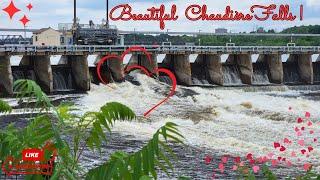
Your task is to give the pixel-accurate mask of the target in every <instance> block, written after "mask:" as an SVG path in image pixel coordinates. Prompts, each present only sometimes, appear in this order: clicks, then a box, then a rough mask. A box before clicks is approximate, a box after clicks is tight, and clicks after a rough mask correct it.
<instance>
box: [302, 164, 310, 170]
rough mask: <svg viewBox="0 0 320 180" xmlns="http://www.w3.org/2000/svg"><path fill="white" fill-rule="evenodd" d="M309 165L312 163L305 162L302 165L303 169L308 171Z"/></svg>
mask: <svg viewBox="0 0 320 180" xmlns="http://www.w3.org/2000/svg"><path fill="white" fill-rule="evenodd" d="M311 167H312V165H311V164H309V163H306V164H304V165H303V169H304V170H305V171H309V170H310V169H311Z"/></svg>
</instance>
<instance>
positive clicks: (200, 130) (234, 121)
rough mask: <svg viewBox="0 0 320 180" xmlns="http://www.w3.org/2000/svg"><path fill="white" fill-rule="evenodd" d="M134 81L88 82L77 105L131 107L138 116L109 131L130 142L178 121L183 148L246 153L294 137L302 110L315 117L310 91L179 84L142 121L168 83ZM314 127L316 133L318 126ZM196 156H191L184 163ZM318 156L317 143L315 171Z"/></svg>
mask: <svg viewBox="0 0 320 180" xmlns="http://www.w3.org/2000/svg"><path fill="white" fill-rule="evenodd" d="M134 79H135V81H136V82H139V84H140V85H138V86H137V85H134V84H132V83H130V82H125V83H122V84H112V85H111V86H112V88H110V87H108V86H96V85H93V87H92V88H93V90H92V91H90V92H89V93H88V95H86V96H83V97H82V98H80V99H79V100H77V104H78V106H79V107H80V109H81V110H83V111H87V110H97V109H98V108H99V107H100V106H101V105H103V104H104V103H105V102H106V101H118V102H121V103H124V104H126V105H128V106H129V107H132V108H133V109H134V110H135V112H136V113H137V114H138V115H140V117H141V118H140V120H139V121H137V122H120V123H117V124H116V127H115V129H116V132H117V133H120V134H122V135H125V136H126V135H128V136H134V137H133V139H135V140H141V141H144V140H147V138H149V137H150V136H151V135H152V133H153V132H154V130H156V129H157V128H158V127H160V126H161V125H162V124H163V123H164V122H167V121H173V122H175V123H177V124H179V126H180V129H181V131H182V133H183V134H184V135H185V137H186V143H187V145H188V146H190V147H196V148H199V149H203V150H204V151H206V150H209V152H210V150H211V151H214V152H219V153H223V154H231V155H240V156H243V155H244V154H245V153H248V152H251V153H255V154H257V155H263V154H268V153H270V152H272V151H273V142H274V141H277V140H281V139H282V138H283V137H290V138H291V139H295V138H296V136H295V134H294V131H293V129H294V127H295V126H296V118H297V117H300V116H302V115H303V114H304V113H305V112H306V111H308V112H310V113H311V114H312V117H314V118H315V119H313V120H314V122H315V123H317V122H318V117H319V116H320V113H319V111H318V109H317V107H319V105H320V103H319V98H318V99H317V97H318V94H317V93H316V92H313V93H311V91H293V90H289V89H286V88H284V89H283V88H279V89H277V87H274V89H270V90H271V91H268V92H263V91H262V92H261V91H260V92H250V91H249V92H246V91H244V90H243V89H239V90H234V89H233V90H226V89H220V90H219V89H210V88H208V89H203V88H200V87H190V88H186V87H179V88H178V92H177V93H176V95H175V96H174V97H173V98H172V99H171V100H170V101H169V102H168V103H167V104H165V105H163V106H161V107H160V108H159V109H158V110H157V111H155V112H154V113H153V114H152V116H151V117H150V118H149V119H144V118H143V117H142V116H143V112H144V111H145V110H146V109H148V108H149V107H150V106H152V105H153V104H155V103H156V102H157V101H159V100H161V99H162V98H164V97H165V96H166V93H167V90H168V89H169V87H167V86H166V85H163V84H162V83H159V82H157V81H156V80H154V79H151V78H148V77H146V76H144V75H140V74H136V75H135V76H134ZM278 90H281V91H278ZM289 107H290V108H292V111H289ZM314 130H315V132H317V133H319V131H320V128H319V126H316V127H315V129H314ZM295 148H297V149H298V147H295ZM219 153H218V154H219ZM202 156H203V155H202ZM202 158H203V157H192V158H191V159H189V161H195V160H196V159H202ZM319 158H320V154H319V146H317V147H316V148H315V151H314V152H313V153H312V159H313V160H314V162H313V163H314V164H315V166H316V169H317V170H320V169H319V167H318V166H317V165H318V164H319ZM295 163H299V162H295ZM182 171H183V170H182ZM204 176H205V175H204ZM196 177H198V176H196Z"/></svg>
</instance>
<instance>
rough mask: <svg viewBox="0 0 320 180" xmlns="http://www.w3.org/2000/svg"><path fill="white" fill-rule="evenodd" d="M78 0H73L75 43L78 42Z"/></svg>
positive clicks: (73, 34)
mask: <svg viewBox="0 0 320 180" xmlns="http://www.w3.org/2000/svg"><path fill="white" fill-rule="evenodd" d="M77 29H78V25H77V0H73V26H72V38H73V44H74V45H76V44H77Z"/></svg>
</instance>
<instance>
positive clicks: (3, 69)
mask: <svg viewBox="0 0 320 180" xmlns="http://www.w3.org/2000/svg"><path fill="white" fill-rule="evenodd" d="M0 93H1V94H2V95H13V76H12V71H11V64H10V56H0Z"/></svg>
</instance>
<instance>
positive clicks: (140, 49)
mask: <svg viewBox="0 0 320 180" xmlns="http://www.w3.org/2000/svg"><path fill="white" fill-rule="evenodd" d="M132 51H135V52H143V53H145V55H146V56H147V60H148V61H149V63H150V64H151V63H152V60H151V55H150V54H149V53H148V52H147V50H146V49H145V48H144V47H141V46H132V47H130V48H128V49H126V50H125V51H124V52H123V53H122V55H121V57H119V56H116V55H107V56H105V57H103V58H102V59H101V60H100V61H99V62H98V64H97V69H96V72H97V74H98V78H99V80H100V81H101V82H102V83H103V84H108V82H106V81H105V80H104V79H103V78H102V76H101V72H100V70H101V67H102V65H103V63H105V62H106V61H108V60H110V59H111V58H114V59H117V60H119V61H121V62H123V59H124V57H125V56H126V55H127V54H129V53H130V52H132ZM133 69H140V70H142V71H143V72H144V73H145V74H146V75H147V76H149V77H151V75H152V73H163V74H166V75H168V76H169V78H170V79H171V81H172V87H171V89H170V92H169V95H168V96H167V97H166V98H164V99H163V100H161V101H160V102H159V103H158V104H156V105H154V106H153V107H152V108H151V109H150V110H148V111H147V112H145V113H144V116H145V117H147V116H148V115H149V114H150V113H151V112H152V111H154V110H155V109H156V108H158V107H159V106H161V105H162V104H163V103H165V102H166V101H168V100H169V99H170V98H171V97H172V96H173V95H174V94H175V90H176V87H177V80H176V77H175V75H174V74H173V73H172V72H171V71H170V70H168V69H165V68H159V69H158V68H155V69H153V70H152V72H151V73H149V71H148V70H147V68H145V67H143V66H140V65H130V66H128V67H126V68H125V70H124V72H130V71H131V70H133Z"/></svg>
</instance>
